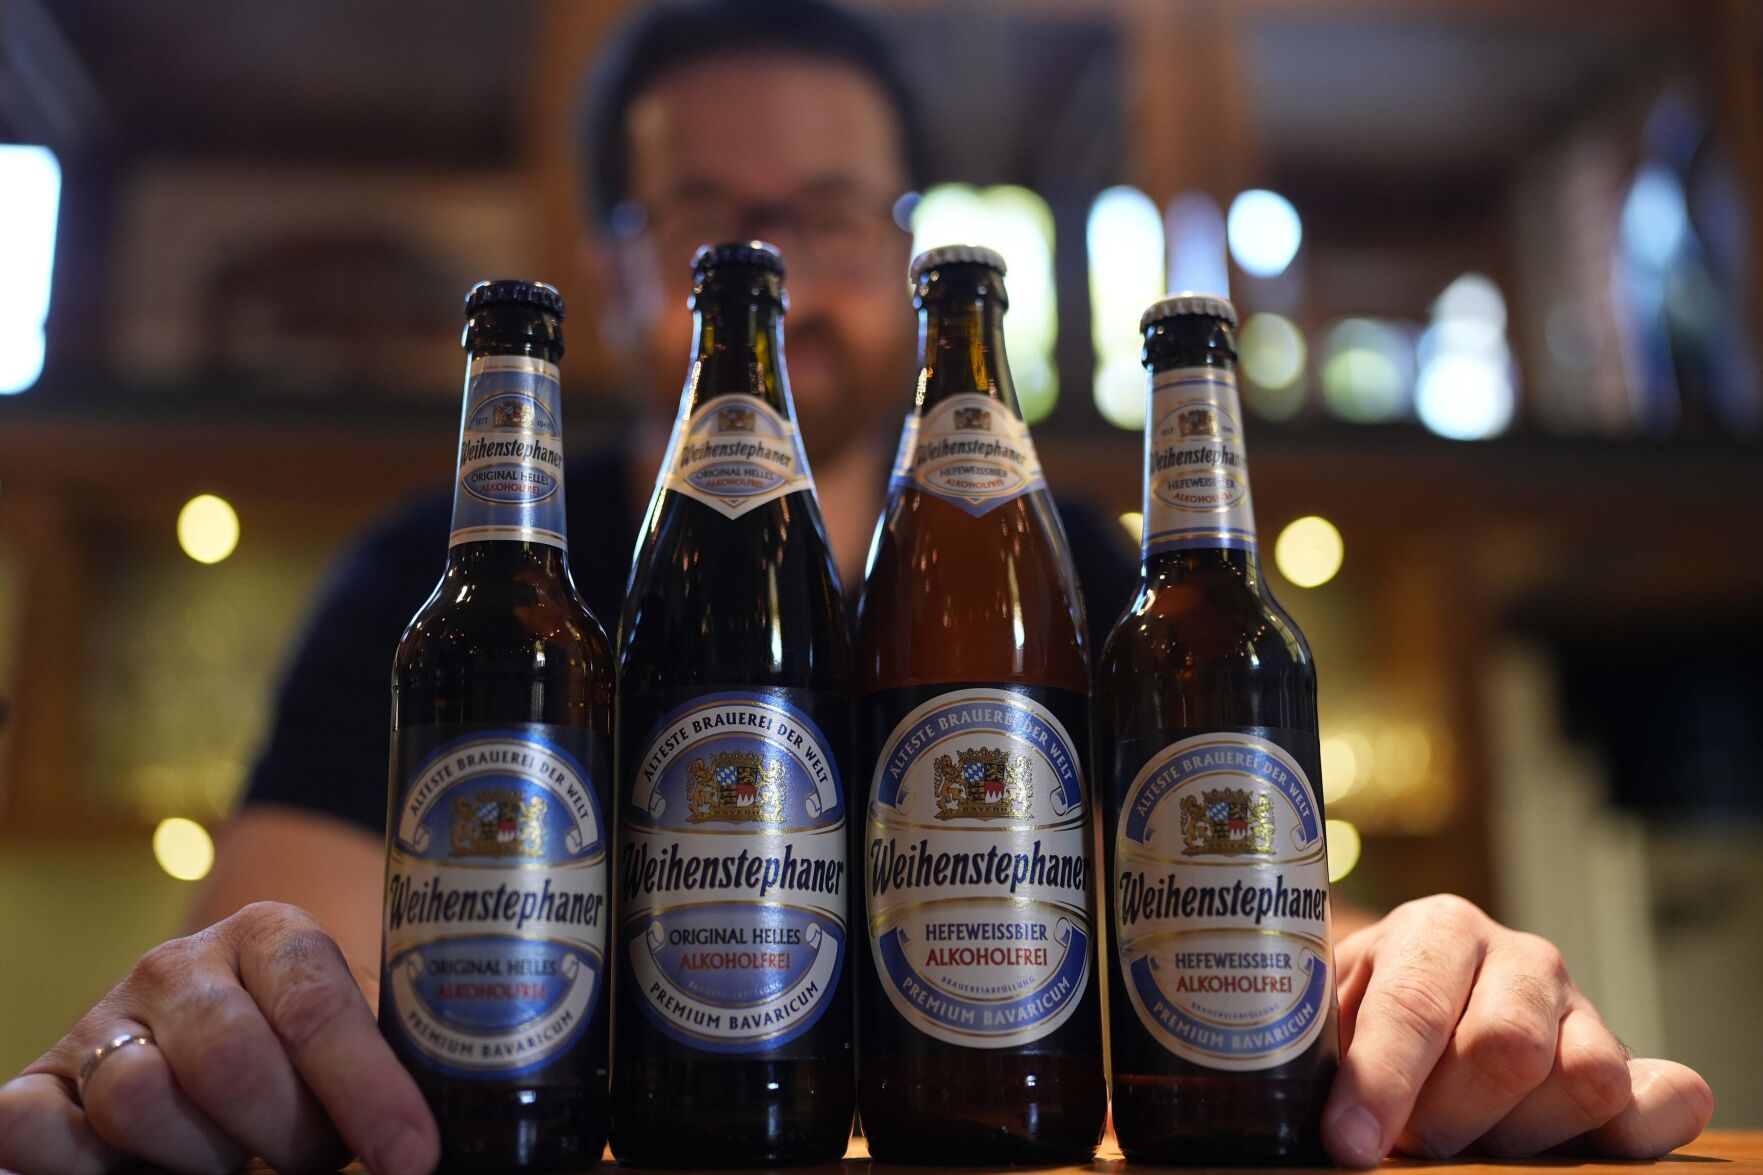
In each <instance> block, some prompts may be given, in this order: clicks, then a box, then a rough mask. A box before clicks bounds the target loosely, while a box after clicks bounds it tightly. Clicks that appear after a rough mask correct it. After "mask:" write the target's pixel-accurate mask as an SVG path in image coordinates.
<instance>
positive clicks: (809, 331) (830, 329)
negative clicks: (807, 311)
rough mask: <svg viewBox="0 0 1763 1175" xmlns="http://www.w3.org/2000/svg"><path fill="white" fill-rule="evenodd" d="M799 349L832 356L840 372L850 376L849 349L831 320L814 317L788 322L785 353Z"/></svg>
mask: <svg viewBox="0 0 1763 1175" xmlns="http://www.w3.org/2000/svg"><path fill="white" fill-rule="evenodd" d="M799 347H817V348H820V349H821V350H823V351H825V352H827V353H828V354H830V355H831V356H832V359H833V361H834V363H836V364H837V365H838V367H839V369H840V370H841V371H842V372H844V373H845V374H847V375H849V374H850V372H851V366H852V364H851V347H850V345H849V344H848V343H847V342H846V341H845V337H844V335H842V334H841V333H840V332H839V328H838V327H837V325H835V324H834V323H833V321H832V320H831V319H829V318H824V317H821V316H818V315H816V316H810V317H808V318H804V319H802V320H800V321H796V320H794V319H792V320H790V322H789V325H788V327H787V328H786V338H785V341H784V348H785V353H786V354H787V353H788V352H789V351H792V350H795V349H796V348H799Z"/></svg>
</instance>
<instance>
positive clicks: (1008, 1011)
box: [857, 246, 1107, 1163]
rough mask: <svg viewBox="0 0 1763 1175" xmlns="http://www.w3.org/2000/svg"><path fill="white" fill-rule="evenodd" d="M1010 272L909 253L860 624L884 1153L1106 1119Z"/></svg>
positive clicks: (1068, 666)
mask: <svg viewBox="0 0 1763 1175" xmlns="http://www.w3.org/2000/svg"><path fill="white" fill-rule="evenodd" d="M1003 278H1004V262H1003V259H1002V258H1001V257H999V256H998V255H997V254H996V253H994V252H992V251H991V250H989V249H981V248H975V247H970V246H953V247H946V248H941V249H933V250H931V251H930V252H928V253H925V254H923V255H921V256H920V257H918V258H917V259H916V260H914V261H913V263H912V267H911V270H910V279H911V282H912V287H913V295H914V305H915V306H916V307H917V309H918V314H919V377H918V385H917V395H916V397H915V399H914V401H913V404H912V409H911V411H910V412H909V413H908V414H907V417H906V424H905V430H904V434H903V436H902V438H901V442H900V450H899V457H898V458H897V460H896V463H895V470H894V478H893V483H892V486H891V488H890V491H889V496H888V503H887V506H886V508H885V510H884V512H883V514H882V518H881V522H880V524H879V526H878V528H877V532H876V537H875V542H874V546H873V547H872V548H871V552H870V562H869V573H868V576H867V579H866V582H865V584H864V590H863V597H862V602H861V605H860V607H859V614H858V617H859V618H858V622H857V632H858V635H857V645H858V680H859V686H858V690H859V699H858V706H857V710H858V719H857V723H858V746H859V751H858V760H857V761H858V764H859V767H860V769H861V770H862V771H863V773H864V775H863V778H864V781H865V783H866V784H867V785H868V789H869V790H868V806H867V810H866V813H865V815H866V821H865V825H864V828H863V830H862V840H861V842H860V848H859V852H860V853H861V856H862V860H863V867H864V896H865V899H866V903H867V904H866V909H865V917H866V928H867V934H866V936H865V937H866V941H867V948H868V949H867V954H868V956H869V957H868V960H867V961H866V962H865V963H864V964H861V965H860V966H859V968H858V971H859V974H860V976H861V978H860V980H859V992H858V995H859V998H858V1007H859V1009H860V1015H861V1021H860V1025H859V1031H858V1039H859V1041H860V1063H859V1080H858V1085H859V1093H858V1103H859V1106H860V1110H861V1115H862V1120H863V1129H864V1133H865V1135H866V1136H867V1138H868V1141H869V1149H870V1153H871V1154H872V1155H873V1156H874V1157H875V1158H877V1159H882V1160H890V1161H904V1162H939V1161H940V1162H955V1163H975V1162H977V1163H1033V1162H1054V1161H1082V1160H1084V1159H1087V1158H1088V1157H1089V1156H1090V1155H1091V1154H1092V1153H1093V1151H1094V1150H1095V1147H1096V1144H1097V1142H1098V1141H1099V1140H1100V1137H1101V1133H1102V1125H1103V1118H1104V1116H1105V1113H1106V1106H1107V1099H1106V1090H1105V1085H1104V1080H1103V1069H1102V1051H1101V1014H1100V1010H1099V991H1098V987H1099V983H1098V981H1097V980H1096V978H1095V976H1094V975H1093V973H1092V972H1093V953H1094V929H1093V926H1094V922H1093V917H1094V915H1093V908H1094V898H1093V893H1092V890H1091V886H1090V864H1091V856H1090V844H1091V827H1090V824H1089V812H1090V807H1089V800H1088V795H1087V788H1088V780H1087V779H1086V774H1087V768H1088V759H1087V747H1088V737H1089V725H1088V713H1087V708H1088V702H1089V689H1090V672H1089V657H1088V653H1087V650H1086V648H1085V644H1084V609H1083V600H1082V598H1081V596H1080V595H1079V592H1078V585H1077V579H1076V575H1075V573H1074V571H1073V568H1072V562H1071V554H1070V551H1069V549H1068V548H1067V544H1066V539H1065V532H1064V530H1063V529H1062V527H1061V526H1060V523H1059V515H1058V513H1057V511H1056V510H1055V509H1054V506H1053V501H1052V498H1051V497H1050V496H1049V495H1048V492H1047V488H1046V483H1045V481H1044V480H1043V478H1042V476H1041V468H1040V463H1039V462H1038V460H1037V459H1036V457H1035V450H1034V443H1033V442H1032V441H1031V440H1030V439H1029V433H1028V428H1027V426H1026V425H1025V424H1024V423H1023V421H1022V417H1021V410H1020V409H1019V408H1018V407H1017V400H1016V390H1015V387H1014V385H1013V384H1012V383H1011V380H1010V368H1009V365H1008V364H1007V363H1006V361H1005V355H1004V331H1003V321H1004V310H1005V306H1006V297H1005V292H1004V282H1003Z"/></svg>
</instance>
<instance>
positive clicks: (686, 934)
mask: <svg viewBox="0 0 1763 1175" xmlns="http://www.w3.org/2000/svg"><path fill="white" fill-rule="evenodd" d="M645 704H646V703H645V700H644V699H627V700H626V702H625V705H626V707H627V712H628V711H629V710H633V709H635V710H641V709H642V708H644V706H645ZM836 704H837V703H833V702H832V700H831V699H825V698H816V697H815V696H813V695H811V694H809V693H808V691H781V690H780V691H771V692H765V693H760V692H747V691H737V692H727V693H717V694H708V695H704V696H701V697H698V698H695V699H693V700H692V701H689V702H687V703H686V704H684V705H682V706H679V707H677V708H675V709H672V710H670V711H668V712H667V713H666V714H664V715H662V716H661V718H660V719H659V721H656V722H655V723H653V725H652V726H650V727H649V729H648V730H647V732H646V733H645V734H644V735H643V737H642V739H641V741H640V742H638V741H637V740H636V739H633V740H632V744H631V745H635V746H637V747H638V748H639V750H638V755H637V757H636V759H635V760H633V761H632V762H631V763H630V764H628V765H626V767H625V768H624V770H625V772H626V774H627V780H626V792H625V799H626V807H625V816H624V826H623V829H622V830H621V833H620V836H621V848H620V856H619V879H620V889H621V893H620V895H619V896H620V900H621V903H622V904H621V906H620V918H621V919H622V929H621V930H620V932H619V940H620V943H621V946H620V950H621V951H622V953H623V956H624V958H623V963H622V966H623V968H625V970H624V971H623V976H624V979H623V980H622V981H623V982H624V983H625V984H626V987H625V991H627V992H629V993H630V1001H631V1003H632V1004H635V1005H636V1006H638V1007H640V1008H641V1009H642V1011H643V1014H644V1016H645V1017H646V1018H647V1019H648V1021H649V1023H650V1024H651V1025H652V1026H654V1027H655V1028H656V1029H657V1030H658V1031H660V1032H661V1033H662V1034H663V1035H665V1036H667V1037H668V1038H670V1039H672V1040H674V1041H677V1042H678V1043H680V1044H683V1045H686V1046H688V1047H690V1048H695V1049H705V1050H708V1051H711V1052H718V1053H754V1052H762V1051H763V1052H767V1053H772V1052H774V1051H775V1050H777V1049H779V1048H782V1047H784V1046H786V1045H791V1044H792V1043H793V1042H796V1041H798V1039H799V1038H801V1037H802V1036H803V1034H805V1033H807V1032H808V1031H809V1030H810V1029H811V1028H813V1027H814V1025H815V1024H816V1022H818V1021H819V1020H820V1019H821V1017H822V1015H823V1014H824V1013H825V1012H826V1010H827V1008H828V1007H829V1006H831V1005H832V1003H833V1002H834V1000H835V997H836V996H837V994H838V992H839V990H840V985H841V978H840V977H841V975H842V973H843V969H844V959H845V939H846V926H845V917H846V903H847V901H848V900H849V899H848V894H849V890H848V888H847V886H846V876H845V874H846V867H845V862H846V857H847V855H848V844H847V831H846V823H845V790H844V786H843V784H842V783H841V781H840V778H839V770H838V764H837V762H836V761H835V759H834V758H833V750H832V748H833V744H832V740H831V739H829V738H828V737H827V735H826V734H825V733H823V732H822V730H821V727H820V725H819V724H818V723H817V722H816V721H815V720H814V718H813V716H811V715H810V713H809V712H808V711H809V709H810V708H821V709H825V708H827V707H828V706H829V705H836ZM636 717H637V720H638V721H641V716H640V715H638V716H636ZM633 725H634V724H633ZM835 729H837V727H835ZM627 731H628V732H629V733H632V734H635V733H637V732H636V731H635V730H632V729H630V728H629V727H627ZM845 1031H846V1032H847V1036H846V1039H849V1037H848V1027H847V1028H846V1029H845ZM804 1043H805V1044H812V1043H813V1042H804ZM798 1047H801V1046H798ZM832 1051H835V1050H831V1049H824V1048H823V1049H822V1050H821V1052H822V1054H823V1055H824V1054H826V1053H829V1052H832ZM809 1052H810V1053H812V1052H813V1050H812V1049H810V1050H809Z"/></svg>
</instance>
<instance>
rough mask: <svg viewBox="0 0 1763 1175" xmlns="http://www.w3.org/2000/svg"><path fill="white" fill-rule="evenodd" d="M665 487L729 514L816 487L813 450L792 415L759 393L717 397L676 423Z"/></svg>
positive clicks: (664, 473) (664, 468) (665, 468)
mask: <svg viewBox="0 0 1763 1175" xmlns="http://www.w3.org/2000/svg"><path fill="white" fill-rule="evenodd" d="M661 485H662V488H663V489H669V490H672V491H674V492H675V493H678V494H684V495H685V496H686V497H688V498H695V499H697V500H698V501H700V502H702V503H704V504H705V505H706V506H709V507H711V508H712V509H714V510H718V511H720V512H721V513H722V514H724V515H726V516H727V517H729V518H739V517H740V516H741V515H743V514H745V513H747V512H748V511H749V510H754V509H757V508H758V507H760V506H763V505H765V503H767V502H774V501H776V500H777V499H779V498H781V497H783V496H784V495H786V494H793V493H797V492H798V491H801V490H807V491H810V492H812V491H813V489H814V478H813V477H812V476H811V475H810V474H809V472H808V454H807V452H806V451H805V450H804V449H803V448H802V438H801V436H800V435H799V434H798V433H797V431H796V426H795V424H794V423H793V422H792V421H791V420H790V418H789V417H787V416H785V415H784V414H783V413H782V412H779V411H778V410H777V409H776V408H773V407H772V406H771V405H770V404H768V403H766V402H765V401H764V400H762V399H760V398H759V397H758V396H751V395H747V394H745V393H741V392H735V393H730V394H728V395H723V396H712V397H711V398H710V399H708V400H705V401H703V402H702V403H700V404H699V405H698V406H697V408H696V409H693V410H690V411H688V412H682V413H681V415H680V417H679V419H677V420H676V421H675V422H674V426H673V436H672V438H671V439H670V440H669V441H668V448H667V459H666V461H665V462H663V464H662V481H661Z"/></svg>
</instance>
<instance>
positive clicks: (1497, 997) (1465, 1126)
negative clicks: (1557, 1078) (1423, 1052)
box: [1396, 934, 1596, 1159]
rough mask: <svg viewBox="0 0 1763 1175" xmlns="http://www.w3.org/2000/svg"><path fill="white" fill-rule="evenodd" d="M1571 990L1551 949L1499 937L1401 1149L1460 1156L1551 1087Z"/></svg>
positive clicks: (1521, 938) (1399, 1141) (1529, 939)
mask: <svg viewBox="0 0 1763 1175" xmlns="http://www.w3.org/2000/svg"><path fill="white" fill-rule="evenodd" d="M1570 991H1571V989H1570V988H1569V986H1568V983H1567V968H1566V965H1565V964H1563V963H1562V961H1561V954H1560V952H1559V951H1557V950H1556V949H1555V948H1554V947H1553V946H1551V945H1550V944H1549V943H1548V942H1546V941H1544V940H1543V939H1540V938H1537V937H1535V936H1534V935H1528V934H1502V935H1500V936H1499V937H1497V938H1496V939H1495V940H1494V942H1493V944H1492V945H1491V946H1490V947H1489V949H1488V952H1487V956H1486V958H1484V959H1483V960H1482V964H1481V970H1480V972H1479V973H1478V974H1477V975H1476V977H1475V989H1474V991H1473V992H1472V993H1471V994H1470V997H1469V1005H1468V1006H1467V1007H1466V1008H1465V1009H1464V1011H1463V1016H1462V1018H1461V1019H1460V1020H1459V1021H1458V1022H1457V1027H1456V1029H1455V1030H1454V1031H1453V1032H1452V1034H1451V1039H1450V1042H1449V1043H1448V1044H1446V1046H1445V1050H1444V1052H1443V1054H1441V1056H1440V1057H1439V1061H1438V1064H1437V1065H1435V1066H1434V1067H1433V1071H1432V1074H1431V1075H1430V1076H1429V1077H1427V1079H1426V1084H1425V1086H1423V1087H1422V1088H1421V1091H1420V1097H1419V1098H1418V1099H1417V1100H1416V1101H1415V1104H1414V1110H1413V1112H1412V1113H1410V1114H1409V1116H1408V1124H1407V1125H1406V1126H1405V1127H1404V1128H1403V1130H1402V1132H1401V1134H1399V1135H1398V1136H1397V1138H1396V1148H1397V1149H1398V1150H1400V1151H1403V1152H1404V1153H1406V1154H1411V1155H1419V1156H1421V1157H1424V1158H1431V1159H1442V1158H1445V1157H1446V1156H1448V1155H1454V1154H1456V1153H1457V1152H1459V1151H1461V1150H1462V1149H1463V1148H1464V1147H1466V1146H1468V1145H1469V1144H1470V1143H1472V1142H1474V1141H1475V1140H1476V1139H1478V1138H1480V1137H1481V1136H1482V1135H1483V1134H1486V1133H1487V1132H1488V1131H1489V1130H1490V1129H1492V1128H1493V1126H1494V1124H1495V1123H1497V1122H1499V1121H1500V1120H1501V1119H1502V1118H1504V1117H1505V1116H1506V1115H1507V1114H1509V1113H1511V1112H1512V1110H1513V1108H1514V1107H1515V1106H1517V1105H1518V1103H1519V1102H1521V1101H1523V1100H1524V1099H1525V1097H1526V1096H1528V1095H1529V1094H1530V1093H1531V1091H1532V1090H1535V1089H1536V1088H1537V1087H1538V1086H1541V1085H1542V1084H1543V1083H1544V1082H1545V1081H1547V1080H1548V1077H1549V1073H1550V1072H1551V1071H1552V1070H1553V1069H1554V1066H1555V1043H1556V1039H1557V1038H1558V1037H1559V1035H1560V1026H1561V1018H1562V1016H1563V1014H1564V1013H1565V1012H1566V1010H1567V1000H1568V995H1569V993H1570ZM1593 1125H1596V1123H1587V1124H1586V1125H1585V1126H1582V1127H1581V1128H1580V1129H1582V1130H1584V1129H1588V1128H1589V1127H1590V1126H1593ZM1575 1133H1577V1131H1576V1132H1575ZM1563 1137H1566V1136H1563ZM1557 1141H1558V1140H1557Z"/></svg>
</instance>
